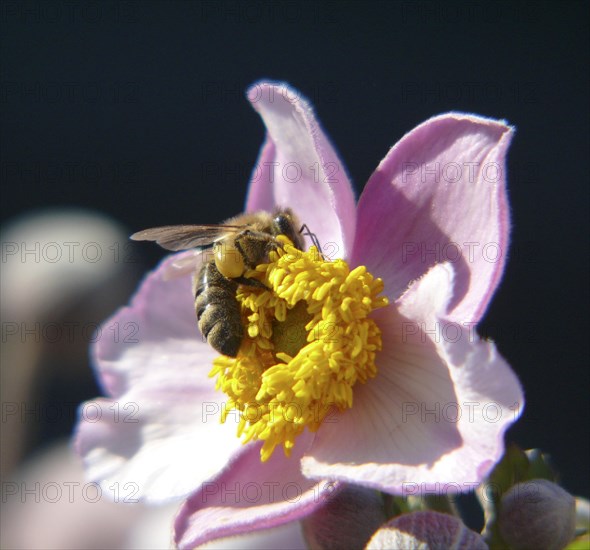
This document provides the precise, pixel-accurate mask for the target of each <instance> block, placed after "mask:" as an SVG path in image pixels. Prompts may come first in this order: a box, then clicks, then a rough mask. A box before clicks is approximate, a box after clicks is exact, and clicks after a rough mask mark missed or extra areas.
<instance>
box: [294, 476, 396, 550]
mask: <svg viewBox="0 0 590 550" xmlns="http://www.w3.org/2000/svg"><path fill="white" fill-rule="evenodd" d="M386 519H387V518H386V517H385V512H384V511H383V498H382V496H381V494H380V493H378V492H377V491H375V490H373V489H366V488H364V487H357V486H355V485H349V486H346V487H345V488H344V489H342V490H340V491H338V492H337V493H335V494H334V495H333V496H331V497H330V498H329V499H328V502H327V503H326V504H325V505H324V506H322V507H321V508H320V509H319V510H317V511H316V512H314V513H313V514H312V515H311V516H308V517H307V518H305V519H304V520H303V522H302V524H303V533H304V535H305V538H306V540H307V543H308V545H309V547H310V548H312V549H313V550H336V549H340V548H364V546H365V544H366V543H367V541H368V540H369V538H370V537H371V535H372V534H373V533H374V532H375V530H376V529H377V528H378V527H379V526H380V525H382V524H383V523H384V522H385V520H386Z"/></svg>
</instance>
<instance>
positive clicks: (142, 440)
mask: <svg viewBox="0 0 590 550" xmlns="http://www.w3.org/2000/svg"><path fill="white" fill-rule="evenodd" d="M177 257H178V256H173V257H171V258H168V259H167V260H165V261H164V262H163V263H162V264H161V265H160V267H159V268H158V269H157V270H156V271H155V272H153V273H151V274H150V275H148V277H147V278H146V280H145V281H144V282H143V284H142V285H141V287H140V289H139V291H138V293H137V295H136V296H135V297H134V299H133V301H132V304H131V306H130V307H127V308H123V309H122V310H120V311H119V312H118V313H117V314H116V315H115V316H114V317H113V318H112V319H111V320H110V321H107V323H105V325H104V326H103V330H102V333H101V334H102V337H101V339H100V341H99V342H98V343H97V345H96V348H95V350H94V351H95V352H96V357H95V358H96V362H97V367H98V371H99V375H100V376H101V377H103V379H106V384H105V385H106V386H107V388H108V389H109V390H110V393H111V395H112V396H113V397H114V399H112V400H107V399H98V400H95V401H93V402H89V403H86V404H84V405H83V406H82V407H81V409H80V423H79V426H78V433H77V436H76V447H77V449H78V452H79V453H80V454H81V455H82V457H83V459H84V462H85V466H86V471H87V474H88V476H89V477H90V479H92V480H93V481H98V482H100V483H101V486H102V487H103V490H104V491H105V492H110V493H115V496H116V493H117V491H118V492H119V498H120V499H121V498H122V497H121V495H122V493H123V492H125V495H126V496H128V497H130V498H140V497H145V498H147V499H151V500H165V499H169V498H174V497H179V496H184V495H188V494H190V493H191V492H193V491H194V490H195V488H196V487H197V486H198V485H199V484H200V483H202V482H203V481H205V480H207V479H209V478H210V477H212V476H213V475H215V474H217V473H218V472H219V471H220V470H221V469H222V468H223V467H224V466H225V464H226V463H227V462H228V460H229V459H230V457H231V456H232V455H233V454H234V453H235V452H238V451H241V450H242V449H243V447H242V445H241V443H240V441H239V439H238V438H237V436H236V429H237V424H236V423H235V422H231V421H230V420H231V419H228V422H227V423H226V424H220V422H219V418H220V411H221V407H222V404H223V403H224V401H225V399H224V396H223V394H221V393H220V392H217V391H216V390H215V383H214V381H213V380H212V379H210V378H209V377H208V373H209V371H210V370H211V367H212V360H213V357H215V355H216V354H215V352H214V351H213V350H211V349H210V348H209V346H208V345H206V344H205V343H203V342H202V340H201V336H200V334H199V332H198V329H197V325H196V319H195V313H194V309H193V306H192V297H191V290H190V277H182V278H179V279H175V280H172V281H165V280H164V278H163V277H164V273H166V271H167V269H168V268H169V266H170V265H171V263H172V262H173V261H174V260H175V259H177ZM112 327H118V328H117V330H119V331H120V332H119V333H117V332H114V331H113V330H111V328H112ZM114 334H115V335H116V336H114ZM203 441H206V442H207V452H206V453H203Z"/></svg>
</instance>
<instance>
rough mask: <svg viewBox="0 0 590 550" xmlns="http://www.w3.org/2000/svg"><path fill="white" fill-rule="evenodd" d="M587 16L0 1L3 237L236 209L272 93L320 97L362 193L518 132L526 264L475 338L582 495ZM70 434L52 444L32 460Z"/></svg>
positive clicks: (44, 437) (145, 255)
mask: <svg viewBox="0 0 590 550" xmlns="http://www.w3.org/2000/svg"><path fill="white" fill-rule="evenodd" d="M588 13H589V10H588V3H586V2H556V3H545V2H515V3H501V2H497V3H478V2H475V3H472V2H469V3H456V2H455V3H445V4H439V3H436V2H397V3H396V2H373V3H369V2H366V3H361V2H358V3H357V2H328V3H317V4H313V3H307V2H303V3H300V2H292V1H288V2H284V3H273V2H263V1H254V2H252V3H247V4H246V3H241V2H225V3H224V2H219V3H218V2H204V3H198V2H189V3H185V2H178V3H176V2H156V3H154V2H125V1H124V2H120V3H112V2H105V3H99V2H90V3H80V4H78V3H72V2H66V3H49V2H23V3H20V2H18V3H17V2H3V3H2V13H1V16H2V33H1V35H2V38H1V41H2V89H1V109H2V113H1V115H2V121H3V122H2V131H1V138H2V142H1V143H2V150H1V155H2V156H1V167H2V173H1V176H2V201H1V216H2V222H3V223H6V222H7V221H10V220H14V219H16V218H17V217H18V216H19V215H22V214H23V213H26V212H29V211H31V210H32V209H40V208H48V207H57V206H80V207H84V208H88V209H95V210H98V211H100V212H103V213H105V214H107V215H109V216H110V217H112V218H113V219H115V220H117V221H119V222H121V223H123V224H125V225H126V226H127V227H128V229H129V231H130V232H131V231H135V230H138V229H143V228H146V227H151V226H157V225H162V224H169V223H172V224H173V223H198V222H203V223H207V222H209V223H214V222H218V221H220V220H223V219H225V218H227V217H229V216H231V215H234V214H236V213H238V212H239V211H240V210H241V209H242V207H243V201H244V197H245V192H246V185H247V181H248V177H249V174H250V171H251V169H252V167H253V166H254V164H255V161H256V158H257V155H258V151H259V147H260V145H261V144H262V140H263V137H264V129H263V126H262V124H261V121H260V120H259V118H258V116H257V115H256V114H255V113H254V111H253V110H252V109H251V108H250V107H249V105H248V103H247V102H246V100H245V98H244V90H245V89H246V87H247V86H248V85H250V84H251V83H253V82H254V81H256V80H258V79H260V78H264V77H268V78H272V79H276V80H284V81H287V82H289V83H290V84H292V85H293V86H294V87H296V88H298V89H299V90H301V91H302V93H303V94H304V95H306V96H307V97H308V98H309V99H310V100H311V101H312V103H313V104H314V106H315V109H316V113H317V115H318V117H319V119H320V121H321V122H322V124H323V126H324V128H325V129H326V131H327V133H328V134H329V135H330V136H331V137H332V139H333V141H334V143H335V145H336V146H337V148H338V150H339V152H340V154H341V157H342V159H343V160H344V162H345V163H346V165H347V167H348V170H349V173H350V175H351V177H352V179H353V182H354V184H355V187H356V190H357V191H358V192H359V193H360V191H361V190H362V188H363V185H364V183H365V182H366V180H367V179H368V177H369V176H370V174H371V172H372V171H373V169H374V168H375V167H376V166H377V164H378V162H379V161H380V160H381V158H382V157H383V156H384V155H385V153H386V152H387V150H388V148H389V147H390V146H391V145H393V144H394V143H395V142H396V141H397V140H398V139H399V138H400V137H401V136H402V135H403V134H404V133H406V132H407V131H409V130H410V129H412V128H413V127H414V126H416V125H417V124H418V123H420V122H422V121H424V120H426V119H427V118H429V117H431V116H433V115H436V114H439V113H442V112H445V111H449V110H459V111H470V112H475V113H478V114H481V115H485V116H489V117H494V118H503V119H506V120H507V121H509V123H511V124H513V125H515V126H516V128H517V133H516V137H515V139H514V141H513V145H512V147H511V149H510V153H509V159H508V173H509V193H510V202H511V208H512V216H513V233H512V252H511V259H510V261H509V263H508V266H507V269H506V273H505V276H504V279H503V282H502V284H501V286H500V288H499V290H498V292H497V293H496V296H495V298H494V300H493V302H492V305H491V307H490V309H489V310H488V313H487V315H486V317H485V319H484V321H483V323H482V324H481V326H480V332H481V333H482V334H484V335H486V336H489V337H491V338H493V339H494V340H495V341H496V342H497V345H498V347H499V349H500V350H501V352H502V353H503V354H504V356H505V357H506V358H507V359H508V360H509V362H510V363H511V365H512V366H513V368H514V370H515V371H516V372H517V373H518V375H519V377H520V379H521V381H522V383H523V386H524V388H525V393H526V398H527V405H526V409H525V413H524V416H523V418H522V419H521V421H520V422H519V423H518V424H517V425H516V426H515V427H514V428H513V429H511V431H510V432H509V434H508V438H509V439H510V440H512V441H516V442H517V443H518V444H519V445H521V446H522V447H524V448H530V447H540V448H542V449H543V450H545V451H547V452H549V453H550V454H551V455H552V456H553V459H554V463H555V465H556V466H557V467H558V469H559V470H560V471H561V472H562V478H563V484H564V486H565V488H566V489H568V490H569V491H571V492H573V493H575V494H584V495H586V496H588V495H589V494H590V486H589V474H588V472H589V469H588V467H587V466H588V463H589V443H588V436H587V430H588V425H589V423H588V419H589V414H588V413H589V407H588V390H589V383H588V372H589V369H588V251H589V247H588V227H587V226H588V223H587V221H588V194H587V190H588V183H589V182H588V146H589V140H588V128H589V117H588V97H590V95H589V93H588V92H589V86H588V74H589V73H588V72H587V70H588V27H589V21H588V19H589V17H588ZM161 256H162V253H161V251H160V250H158V249H157V248H156V247H152V246H147V245H143V246H141V247H140V248H138V249H134V252H133V254H132V257H131V258H130V259H131V260H133V261H137V262H138V266H137V267H138V268H139V269H138V270H137V271H138V273H139V272H141V270H142V269H144V268H148V267H151V266H153V265H154V264H155V263H156V261H157V260H158V259H159V258H160V257H161ZM137 277H139V275H137ZM4 367H5V366H3V368H4ZM79 368H80V369H83V370H84V372H87V373H88V375H87V378H85V379H83V381H80V382H79V383H77V385H72V384H67V383H65V382H64V381H63V380H61V379H59V378H57V379H56V378H52V377H51V376H47V377H46V384H45V394H44V396H43V399H48V400H55V401H59V400H66V399H67V401H69V402H71V401H74V400H76V401H77V400H81V399H84V398H90V397H93V396H94V395H97V394H98V393H99V390H98V388H97V387H96V386H95V385H94V382H93V381H92V379H91V375H90V369H89V367H88V366H87V365H86V364H84V361H82V363H81V364H80V367H79ZM71 420H73V419H71ZM71 427H72V422H71V421H70V422H64V423H63V424H59V425H57V426H56V425H51V426H45V427H44V428H43V429H39V430H37V435H36V437H35V438H33V439H32V440H31V442H30V443H29V452H31V451H33V450H34V449H35V448H37V447H38V446H39V445H40V444H42V443H45V442H47V441H48V440H49V439H51V438H52V437H53V436H56V435H60V434H61V435H63V434H67V433H68V432H69V431H70V430H71Z"/></svg>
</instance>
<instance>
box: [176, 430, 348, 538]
mask: <svg viewBox="0 0 590 550" xmlns="http://www.w3.org/2000/svg"><path fill="white" fill-rule="evenodd" d="M312 438H313V436H312V434H309V433H304V434H303V435H301V436H300V437H299V440H298V442H297V446H296V447H295V448H294V450H293V453H292V456H291V457H290V458H286V457H285V456H284V455H283V453H282V452H275V453H274V454H273V456H272V457H271V458H270V459H269V460H268V461H267V462H265V463H261V462H260V446H261V445H260V443H258V444H253V445H249V446H248V450H247V452H245V453H243V454H242V455H241V456H240V457H239V458H238V459H237V460H236V461H235V462H233V463H232V464H231V465H230V467H229V468H228V469H226V470H225V471H224V472H223V473H222V474H221V475H220V476H218V477H217V478H216V479H214V480H212V481H211V482H208V483H204V484H203V485H202V486H201V487H200V489H199V491H197V492H196V493H195V494H194V495H193V496H191V498H190V499H189V500H188V501H187V502H186V503H185V504H184V505H183V506H182V508H181V509H180V512H179V514H178V517H177V518H176V522H175V533H176V534H175V543H176V544H177V545H178V547H179V548H194V547H195V546H198V545H200V544H204V543H205V542H208V541H211V540H214V539H217V538H221V537H228V536H233V535H239V534H243V533H248V532H250V531H253V530H257V529H268V528H270V527H276V526H278V525H282V524H284V523H287V522H290V521H293V520H296V519H299V518H301V517H303V516H306V515H307V514H309V513H311V512H312V511H313V510H315V509H316V508H318V507H319V506H321V505H322V504H323V503H324V502H325V500H326V498H328V497H329V496H330V495H331V494H333V493H334V491H335V490H336V487H335V485H334V484H332V483H329V482H325V481H321V482H316V481H311V480H309V479H307V478H305V477H303V476H302V475H301V472H300V468H299V459H300V458H301V455H302V451H301V450H300V451H299V452H298V449H306V448H307V447H308V445H309V442H310V441H311V439H312Z"/></svg>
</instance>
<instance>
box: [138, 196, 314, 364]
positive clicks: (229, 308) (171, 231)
mask: <svg viewBox="0 0 590 550" xmlns="http://www.w3.org/2000/svg"><path fill="white" fill-rule="evenodd" d="M297 227H301V229H299V230H297V229H296V228H297ZM304 231H306V233H304ZM279 235H284V236H286V237H288V238H289V239H290V240H291V242H292V243H293V245H294V246H295V248H297V249H299V250H303V246H304V242H303V236H304V235H308V236H309V237H310V238H311V240H312V242H313V243H314V244H315V245H316V246H318V243H317V238H316V237H315V235H314V234H313V233H310V232H309V229H308V228H307V226H306V225H302V226H300V223H299V221H298V219H297V217H296V216H295V214H294V213H293V212H292V211H291V209H289V208H280V209H277V210H275V212H274V213H273V214H270V213H268V212H255V213H252V214H241V215H239V216H235V217H233V218H230V219H228V220H226V221H225V222H224V223H223V224H219V225H168V226H164V227H155V228H152V229H145V230H143V231H138V232H137V233H134V234H133V235H131V239H133V240H135V241H155V242H156V243H158V244H159V245H160V246H161V247H163V248H165V249H166V250H172V251H179V250H187V249H191V248H196V249H198V250H205V249H209V248H212V249H213V255H212V256H213V257H212V258H211V259H210V260H208V261H206V262H204V263H203V265H202V267H201V269H200V270H199V271H198V273H195V275H194V278H193V295H194V298H195V310H196V313H197V321H198V325H199V330H200V331H201V333H202V334H203V336H205V338H206V339H207V342H208V343H209V345H210V346H211V347H213V348H214V349H215V350H217V351H218V352H219V353H221V354H223V355H227V356H229V357H236V356H237V354H238V350H239V349H240V345H241V343H242V340H243V338H244V327H243V325H242V317H241V314H240V306H239V303H238V301H237V299H236V291H237V289H238V285H247V286H252V287H259V288H264V284H263V283H261V282H260V281H258V280H256V279H249V278H247V277H244V273H245V272H246V271H247V270H248V269H254V268H255V267H256V266H257V265H259V264H262V263H265V262H267V261H268V259H269V253H270V252H271V251H272V250H276V249H277V248H278V247H280V246H281V243H280V241H278V240H277V238H276V237H277V236H279ZM318 250H319V246H318Z"/></svg>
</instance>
